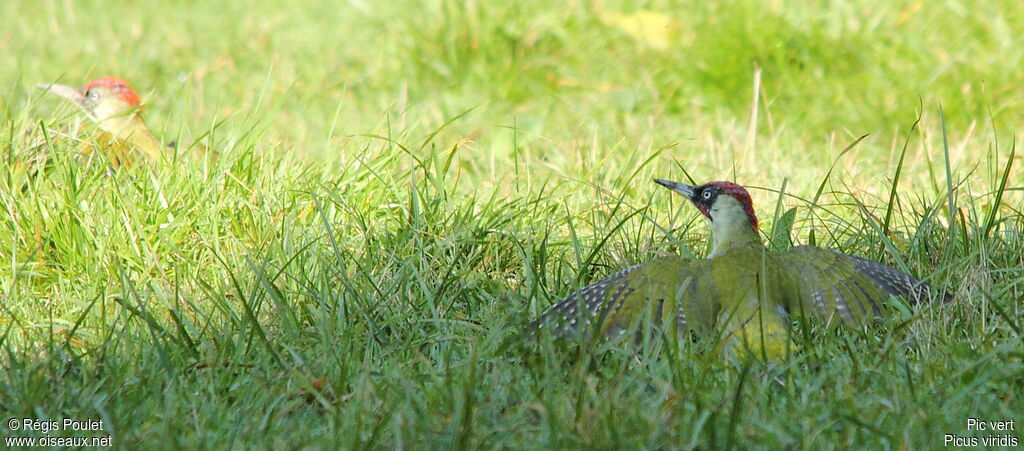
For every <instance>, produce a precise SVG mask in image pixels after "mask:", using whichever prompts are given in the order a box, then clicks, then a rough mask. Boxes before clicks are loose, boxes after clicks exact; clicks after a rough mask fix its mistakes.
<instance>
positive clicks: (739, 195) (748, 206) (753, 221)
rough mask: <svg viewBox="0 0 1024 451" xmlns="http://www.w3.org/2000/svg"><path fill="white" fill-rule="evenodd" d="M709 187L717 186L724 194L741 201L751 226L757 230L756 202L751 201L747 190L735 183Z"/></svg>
mask: <svg viewBox="0 0 1024 451" xmlns="http://www.w3.org/2000/svg"><path fill="white" fill-rule="evenodd" d="M708 185H714V186H717V187H718V188H719V189H721V190H722V193H723V194H728V195H730V196H732V197H735V198H736V200H738V201H740V204H741V205H743V211H744V212H745V213H746V214H747V218H750V225H751V226H753V227H754V230H757V215H756V214H754V202H753V201H752V200H751V199H750V193H748V192H747V190H746V189H744V188H743V187H742V186H740V185H737V184H735V183H733V182H710V183H708Z"/></svg>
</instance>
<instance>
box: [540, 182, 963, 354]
mask: <svg viewBox="0 0 1024 451" xmlns="http://www.w3.org/2000/svg"><path fill="white" fill-rule="evenodd" d="M654 181H655V182H656V183H658V184H659V185H661V186H664V187H666V188H668V189H671V190H672V191H675V192H676V193H678V194H681V195H682V196H684V197H686V198H687V199H688V200H689V201H690V202H691V203H693V205H694V206H695V207H697V209H698V210H700V212H701V213H702V214H703V215H704V217H705V218H707V220H708V222H709V223H710V225H711V230H712V238H713V240H714V244H713V248H712V251H711V253H710V254H709V255H708V257H707V258H706V259H704V260H690V259H686V258H683V257H679V256H670V257H661V258H658V259H655V260H652V261H650V262H648V263H644V264H640V265H635V266H632V267H629V268H626V269H624V270H621V271H619V272H616V273H614V274H612V275H611V276H608V277H606V278H605V279H602V280H600V281H598V282H595V283H593V284H591V285H589V286H587V287H584V288H583V289H581V290H579V291H578V292H576V293H573V294H572V295H569V296H568V297H566V298H565V299H562V300H561V301H560V302H558V303H557V304H555V305H553V306H551V307H550V308H548V309H547V311H545V312H544V313H543V314H542V315H540V317H538V318H537V319H536V320H534V321H533V323H532V324H531V325H530V330H531V331H540V330H542V329H546V330H549V331H550V334H551V336H553V337H555V338H580V337H584V338H587V337H594V336H595V335H594V334H595V333H598V334H601V335H604V336H607V337H617V336H621V335H625V334H627V333H639V331H640V330H641V329H640V328H641V326H642V324H643V323H644V322H645V321H646V322H648V324H655V325H656V326H658V327H661V328H662V330H665V331H667V332H669V333H670V334H673V333H674V334H681V333H684V332H687V331H692V332H694V333H696V334H697V335H698V336H699V335H709V334H712V333H713V332H718V333H719V334H720V335H718V336H719V337H720V338H721V339H722V342H721V343H724V344H726V345H727V347H728V349H730V350H731V351H733V352H734V354H735V355H751V356H755V357H764V358H768V359H777V358H779V357H782V356H784V355H785V354H786V353H787V352H790V351H791V350H794V349H795V347H794V346H793V344H792V340H791V337H790V333H791V332H790V327H789V326H790V325H791V324H792V323H791V321H793V320H795V319H797V318H811V317H817V318H820V319H822V320H824V321H825V322H826V323H841V324H844V325H846V326H857V325H860V324H863V323H865V322H867V321H869V320H872V319H876V318H881V317H883V316H884V315H885V313H886V301H888V300H889V298H890V296H902V297H904V298H906V299H907V300H909V301H910V302H911V303H914V304H916V303H919V302H927V301H929V300H930V299H931V298H932V297H933V296H937V295H936V294H935V293H933V290H931V288H930V287H929V285H928V284H926V283H924V282H922V281H920V280H918V279H916V278H914V277H913V276H911V275H909V274H907V273H905V272H903V271H899V270H897V269H894V268H891V267H889V266H886V265H883V264H880V263H876V262H873V261H871V260H867V259H863V258H860V257H855V256H852V255H846V254H842V253H839V252H836V251H832V250H829V249H823V248H819V247H814V246H797V247H793V248H791V249H790V250H788V251H786V252H782V253H773V252H772V251H770V250H769V249H768V248H767V247H766V246H764V244H762V242H761V236H760V234H759V233H758V229H757V216H756V215H755V214H754V209H753V206H752V204H751V199H750V194H748V193H747V191H746V190H745V189H744V188H743V187H742V186H740V185H737V184H735V183H731V182H711V183H707V184H704V185H700V186H691V185H687V184H684V183H678V182H671V181H667V180H660V179H655V180H654ZM943 296H944V298H945V299H946V300H948V296H947V295H943Z"/></svg>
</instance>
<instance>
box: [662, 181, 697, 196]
mask: <svg viewBox="0 0 1024 451" xmlns="http://www.w3.org/2000/svg"><path fill="white" fill-rule="evenodd" d="M654 183H657V184H659V185H661V186H664V187H665V188H668V189H670V190H672V191H675V192H677V193H679V194H682V195H684V196H686V198H687V199H690V200H693V192H694V189H695V188H696V187H695V186H692V185H687V184H685V183H679V182H673V181H670V180H662V179H654Z"/></svg>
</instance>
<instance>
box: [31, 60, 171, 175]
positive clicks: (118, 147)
mask: <svg viewBox="0 0 1024 451" xmlns="http://www.w3.org/2000/svg"><path fill="white" fill-rule="evenodd" d="M39 87H40V88H42V89H45V90H47V91H49V92H52V93H54V94H56V95H58V96H60V97H63V98H64V99H67V100H68V101H70V102H71V103H73V104H75V106H77V107H78V108H79V109H81V110H82V112H84V113H85V114H86V116H88V117H89V119H90V120H92V121H93V122H95V123H96V124H97V125H98V126H99V127H100V129H101V130H103V131H104V132H106V133H107V134H108V135H109V136H108V137H106V140H107V141H108V143H107V144H108V145H107V146H106V147H108V149H105V150H107V151H108V152H110V153H111V160H112V161H113V162H114V163H115V164H124V163H126V162H128V161H130V160H131V155H132V153H133V151H134V150H137V151H139V152H142V154H143V155H144V156H145V157H146V159H147V160H149V161H159V160H160V158H161V157H162V155H163V153H164V151H165V148H164V146H163V145H161V144H160V140H159V139H157V138H156V136H153V132H151V131H150V130H149V127H147V126H146V122H145V121H144V120H143V119H142V114H141V113H140V112H139V111H140V109H141V103H142V102H141V99H140V98H139V95H138V94H136V93H135V90H133V89H132V88H131V86H129V85H128V82H126V81H124V80H122V79H120V78H117V77H101V78H97V79H96V80H93V81H91V82H89V83H86V84H85V86H82V87H81V88H76V87H73V86H66V85H59V84H52V83H40V84H39Z"/></svg>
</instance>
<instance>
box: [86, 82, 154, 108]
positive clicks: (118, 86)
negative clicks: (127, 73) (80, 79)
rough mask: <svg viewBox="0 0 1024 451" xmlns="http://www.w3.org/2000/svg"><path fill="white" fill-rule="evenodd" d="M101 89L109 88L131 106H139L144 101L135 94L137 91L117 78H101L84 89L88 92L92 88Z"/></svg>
mask: <svg viewBox="0 0 1024 451" xmlns="http://www.w3.org/2000/svg"><path fill="white" fill-rule="evenodd" d="M95 87H101V88H107V89H109V90H111V91H113V92H114V94H115V95H117V96H118V97H120V98H121V100H124V101H125V103H127V104H129V105H131V106H139V104H140V103H142V99H140V98H139V95H138V94H136V93H135V90H133V89H132V87H131V86H128V82H126V81H124V80H122V79H120V78H117V77H100V78H97V79H95V80H93V81H90V82H89V83H87V84H86V85H85V86H84V87H83V88H82V89H83V90H84V91H88V90H89V89H90V88H95Z"/></svg>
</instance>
